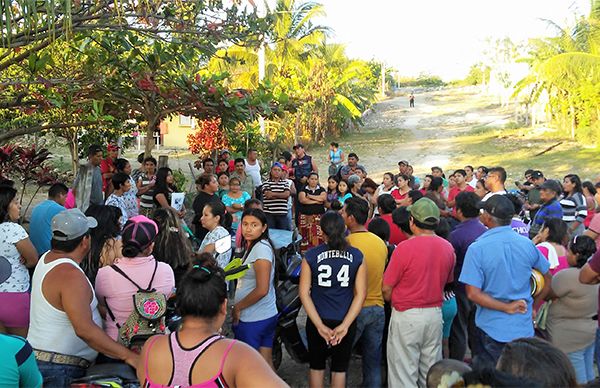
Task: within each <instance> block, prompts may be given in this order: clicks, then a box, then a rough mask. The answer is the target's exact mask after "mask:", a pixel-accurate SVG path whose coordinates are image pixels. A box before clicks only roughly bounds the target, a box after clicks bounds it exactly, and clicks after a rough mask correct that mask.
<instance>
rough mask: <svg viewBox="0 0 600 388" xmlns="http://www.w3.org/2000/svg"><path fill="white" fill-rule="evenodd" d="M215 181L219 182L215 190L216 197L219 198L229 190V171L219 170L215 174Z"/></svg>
mask: <svg viewBox="0 0 600 388" xmlns="http://www.w3.org/2000/svg"><path fill="white" fill-rule="evenodd" d="M217 182H218V183H219V190H217V197H219V199H221V198H223V196H224V195H225V194H226V193H227V192H228V191H229V173H227V172H220V173H218V174H217Z"/></svg>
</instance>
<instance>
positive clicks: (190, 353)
mask: <svg viewBox="0 0 600 388" xmlns="http://www.w3.org/2000/svg"><path fill="white" fill-rule="evenodd" d="M158 338H159V337H158V336H155V337H153V338H152V339H150V341H151V342H150V344H149V345H148V351H147V352H146V360H145V361H144V362H145V371H146V384H145V385H144V387H146V388H168V387H190V388H214V387H217V388H223V387H228V385H227V383H226V382H225V378H224V377H223V365H225V360H226V359H227V355H228V354H229V351H230V350H231V347H232V346H233V344H234V343H235V342H236V341H231V343H230V344H229V346H227V349H225V352H224V353H223V357H222V358H221V366H220V367H219V370H218V371H217V373H216V374H215V375H214V376H213V377H211V378H210V379H208V380H206V381H203V382H202V383H198V384H192V379H191V376H192V368H193V367H194V364H195V363H196V361H197V360H198V359H199V358H200V357H201V356H202V355H203V354H204V352H205V351H206V349H208V348H209V347H210V346H211V345H212V344H214V343H215V342H217V341H219V340H221V339H223V338H225V337H223V336H220V335H218V334H215V335H213V336H210V337H208V338H206V339H205V340H204V341H202V342H201V343H199V344H198V345H196V346H195V347H193V348H191V349H184V348H182V347H181V345H180V344H179V339H178V338H177V332H173V333H171V334H169V342H170V345H171V346H170V347H171V352H172V353H171V357H172V359H173V373H172V375H171V381H170V382H169V385H162V384H158V383H155V382H153V381H152V380H150V376H149V375H148V354H150V349H152V345H154V342H155V341H156V340H157V339H158Z"/></svg>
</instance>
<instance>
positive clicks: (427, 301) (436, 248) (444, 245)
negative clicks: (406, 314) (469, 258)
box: [383, 236, 455, 311]
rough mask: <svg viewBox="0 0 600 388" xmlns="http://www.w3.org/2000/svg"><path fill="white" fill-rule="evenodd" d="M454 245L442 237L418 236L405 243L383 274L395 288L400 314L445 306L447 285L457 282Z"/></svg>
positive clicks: (396, 303)
mask: <svg viewBox="0 0 600 388" xmlns="http://www.w3.org/2000/svg"><path fill="white" fill-rule="evenodd" d="M454 262H455V255H454V249H453V248H452V245H451V244H450V243H449V242H448V241H446V240H444V239H443V238H441V237H438V236H416V237H413V238H411V239H408V240H406V241H403V242H401V243H400V244H399V245H398V246H397V247H396V249H395V250H394V253H392V258H391V259H390V263H389V265H388V267H387V269H386V270H385V273H384V275H383V284H384V285H386V286H391V287H392V306H393V307H394V308H395V309H396V310H398V311H406V310H409V309H414V308H428V307H441V306H442V301H443V300H442V299H443V293H444V286H445V285H446V284H447V283H450V282H452V281H453V279H454Z"/></svg>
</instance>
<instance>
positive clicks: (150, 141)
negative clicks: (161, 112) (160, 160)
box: [144, 117, 159, 158]
mask: <svg viewBox="0 0 600 388" xmlns="http://www.w3.org/2000/svg"><path fill="white" fill-rule="evenodd" d="M158 122H159V120H158V118H157V117H153V118H151V119H149V120H148V124H147V127H146V140H145V148H144V158H147V157H150V156H152V150H153V149H154V130H155V129H156V126H157V125H158Z"/></svg>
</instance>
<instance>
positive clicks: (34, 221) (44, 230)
mask: <svg viewBox="0 0 600 388" xmlns="http://www.w3.org/2000/svg"><path fill="white" fill-rule="evenodd" d="M68 191H69V189H68V188H67V186H65V185H64V184H62V183H55V184H53V185H52V186H50V189H49V190H48V199H47V200H45V201H44V202H42V203H40V204H38V205H37V206H36V207H34V208H33V211H32V212H31V220H30V222H29V238H30V239H31V243H32V244H33V246H34V247H35V249H36V250H37V253H38V255H39V256H41V255H43V254H44V253H46V252H48V251H49V250H50V240H52V231H51V229H50V224H51V222H52V217H54V216H55V215H57V214H58V213H60V212H61V211H63V210H65V207H64V206H65V201H66V200H67V193H68Z"/></svg>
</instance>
